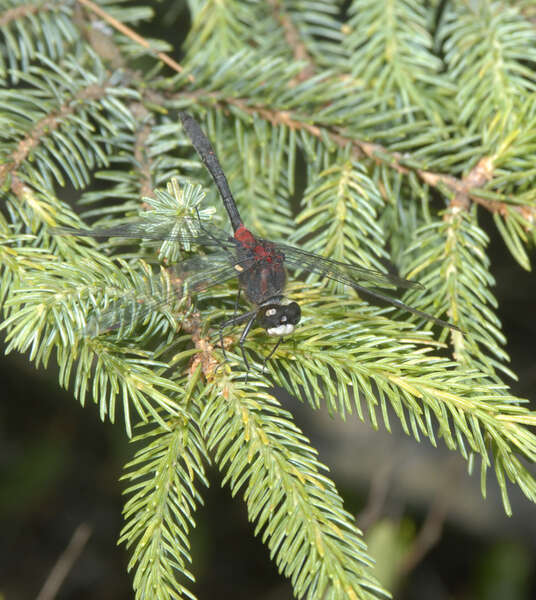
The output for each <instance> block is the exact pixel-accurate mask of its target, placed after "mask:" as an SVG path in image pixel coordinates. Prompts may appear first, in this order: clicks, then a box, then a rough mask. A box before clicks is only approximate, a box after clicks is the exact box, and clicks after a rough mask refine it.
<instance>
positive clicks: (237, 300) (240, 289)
mask: <svg viewBox="0 0 536 600" xmlns="http://www.w3.org/2000/svg"><path fill="white" fill-rule="evenodd" d="M241 292H242V288H241V287H239V288H238V294H236V300H235V305H234V314H233V318H234V319H236V314H237V313H238V302H239V300H240V293H241Z"/></svg>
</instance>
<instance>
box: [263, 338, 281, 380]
mask: <svg viewBox="0 0 536 600" xmlns="http://www.w3.org/2000/svg"><path fill="white" fill-rule="evenodd" d="M282 341H283V338H282V337H280V338H279V339H278V340H277V342H276V343H275V344H274V347H273V348H272V349H271V350H270V354H268V356H267V357H266V358H265V359H264V360H263V361H262V373H263V375H264V370H265V369H266V363H267V362H268V361H269V360H270V359H271V358H272V356H273V355H274V353H275V351H276V350H277V348H278V347H279V344H280V343H281V342H282Z"/></svg>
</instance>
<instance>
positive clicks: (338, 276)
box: [277, 244, 461, 331]
mask: <svg viewBox="0 0 536 600" xmlns="http://www.w3.org/2000/svg"><path fill="white" fill-rule="evenodd" d="M277 249H278V250H280V251H281V252H282V253H283V254H284V255H285V264H288V265H289V266H290V267H292V268H294V269H302V270H304V271H309V272H311V273H318V274H320V275H323V276H324V277H327V278H329V279H333V280H334V281H339V282H340V283H344V284H346V285H349V286H350V287H352V288H353V289H354V290H356V291H357V292H361V293H362V294H365V295H366V296H369V297H371V298H376V299H377V300H383V301H384V302H387V303H389V304H391V305H392V306H396V307H397V308H401V309H403V310H405V311H407V312H410V313H412V314H414V315H418V316H419V317H422V318H423V319H426V320H427V321H432V322H433V323H436V324H437V325H440V326H441V327H449V328H450V329H455V330H456V331H461V329H460V328H459V327H456V325H453V324H452V323H448V322H447V321H444V320H443V319H439V318H437V317H434V316H433V315H431V314H429V313H426V312H423V311H422V310H418V309H417V308H413V307H412V306H409V305H408V304H405V303H404V302H402V301H401V300H398V299H396V298H391V297H390V296H387V295H386V294H382V293H381V292H378V291H375V290H371V289H370V288H368V287H365V286H364V285H361V284H360V283H358V280H359V279H361V280H362V281H363V282H365V281H366V282H369V283H373V284H374V285H377V286H380V287H387V286H390V287H393V286H397V287H413V286H417V287H423V286H422V285H421V284H420V283H416V282H413V281H409V280H407V279H401V278H400V277H396V276H393V275H387V274H385V273H382V272H381V271H374V270H373V269H365V268H364V267H358V266H357V265H350V264H346V263H342V262H339V261H336V260H331V259H328V258H323V257H321V256H317V255H313V254H310V253H309V252H306V251H305V250H300V249H299V248H295V247H294V246H286V245H284V244H277Z"/></svg>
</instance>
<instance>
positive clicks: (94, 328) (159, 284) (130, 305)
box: [83, 253, 246, 337]
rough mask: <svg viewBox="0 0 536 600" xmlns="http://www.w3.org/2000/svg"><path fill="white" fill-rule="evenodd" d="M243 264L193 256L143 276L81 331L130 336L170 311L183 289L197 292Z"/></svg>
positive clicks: (233, 274)
mask: <svg viewBox="0 0 536 600" xmlns="http://www.w3.org/2000/svg"><path fill="white" fill-rule="evenodd" d="M237 268H238V269H240V270H241V271H243V270H244V268H246V266H245V265H244V266H241V265H240V263H239V262H238V261H236V260H234V256H233V255H231V254H230V253H229V254H225V255H207V256H195V257H193V258H191V259H189V260H185V261H183V262H181V263H180V264H177V265H174V266H173V267H169V268H167V269H164V272H163V273H160V274H158V275H155V276H153V277H148V278H146V280H145V282H144V284H143V287H142V288H139V289H137V290H135V291H134V292H133V293H132V294H129V295H128V296H126V297H124V298H122V299H121V300H118V301H116V302H113V303H112V304H111V305H110V306H109V307H108V308H107V309H105V310H103V311H98V312H95V313H94V314H93V315H91V317H90V319H89V320H88V324H87V326H86V327H85V329H84V331H83V334H84V335H88V336H90V337H94V336H97V335H99V334H101V333H105V332H107V331H112V330H119V335H120V336H125V335H131V334H132V333H133V331H134V329H135V327H136V326H137V325H138V324H140V323H142V322H144V321H146V319H147V318H148V317H152V316H153V315H154V314H155V313H166V312H167V313H169V312H171V311H172V308H173V306H174V304H175V303H176V302H177V300H179V299H180V298H182V296H183V294H184V291H185V290H186V291H187V292H199V291H202V290H206V289H208V288H210V287H212V286H215V285H218V284H219V283H222V282H224V281H228V280H229V279H232V278H233V277H236V276H237V275H238V273H239V271H238V270H237Z"/></svg>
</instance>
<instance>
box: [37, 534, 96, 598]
mask: <svg viewBox="0 0 536 600" xmlns="http://www.w3.org/2000/svg"><path fill="white" fill-rule="evenodd" d="M90 536H91V527H90V526H89V525H88V524H87V523H81V524H80V525H79V526H78V527H77V528H76V529H75V531H74V533H73V536H72V538H71V541H70V542H69V545H68V546H67V548H65V550H64V551H63V552H62V554H61V556H60V557H59V558H58V560H57V562H56V564H55V565H54V567H53V569H52V571H51V572H50V573H49V576H48V577H47V580H46V581H45V583H44V585H43V587H42V588H41V591H40V592H39V595H38V596H37V599H36V600H53V599H54V598H55V597H56V595H57V593H58V591H59V589H60V587H61V585H62V584H63V582H64V581H65V578H66V577H67V575H68V574H69V571H70V570H71V569H72V568H73V565H74V564H75V562H76V561H77V560H78V558H79V556H80V555H81V554H82V551H83V550H84V548H85V546H86V544H87V542H88V540H89V538H90Z"/></svg>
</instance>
